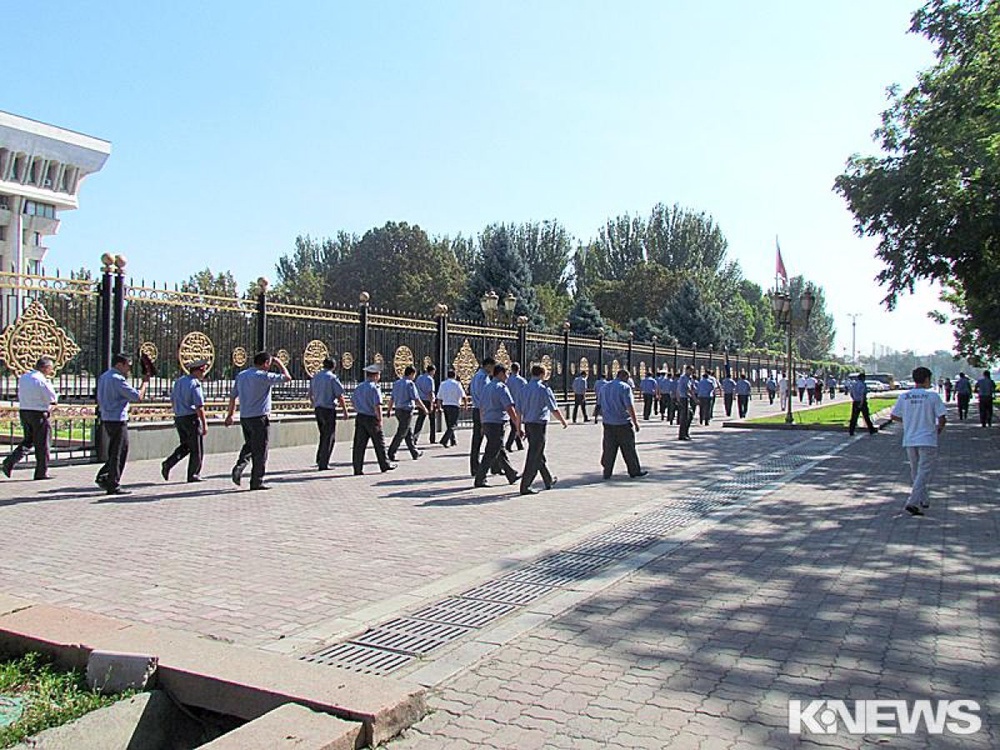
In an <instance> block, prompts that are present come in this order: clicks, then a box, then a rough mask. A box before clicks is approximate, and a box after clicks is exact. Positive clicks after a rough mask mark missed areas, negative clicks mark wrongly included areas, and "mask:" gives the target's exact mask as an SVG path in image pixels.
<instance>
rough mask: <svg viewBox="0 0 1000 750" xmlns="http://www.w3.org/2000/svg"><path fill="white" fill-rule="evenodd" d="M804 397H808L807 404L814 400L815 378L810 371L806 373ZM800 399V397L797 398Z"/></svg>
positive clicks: (811, 403) (810, 404)
mask: <svg viewBox="0 0 1000 750" xmlns="http://www.w3.org/2000/svg"><path fill="white" fill-rule="evenodd" d="M805 384H806V398H807V399H808V403H809V406H812V405H813V402H815V401H816V378H815V377H814V376H813V375H812V374H811V373H810V374H809V375H806V380H805ZM799 400H800V401H801V399H799Z"/></svg>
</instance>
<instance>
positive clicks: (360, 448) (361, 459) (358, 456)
mask: <svg viewBox="0 0 1000 750" xmlns="http://www.w3.org/2000/svg"><path fill="white" fill-rule="evenodd" d="M369 440H371V443H372V447H374V448H375V458H377V459H378V467H379V468H380V469H381V470H382V471H388V470H389V459H388V457H386V455H385V435H384V434H383V433H382V427H381V426H380V425H379V423H378V420H377V419H375V417H372V416H369V415H368V414H355V415H354V446H353V449H352V451H351V458H352V460H353V462H354V473H355V474H360V473H362V472H363V471H364V467H365V451H367V450H368V441H369Z"/></svg>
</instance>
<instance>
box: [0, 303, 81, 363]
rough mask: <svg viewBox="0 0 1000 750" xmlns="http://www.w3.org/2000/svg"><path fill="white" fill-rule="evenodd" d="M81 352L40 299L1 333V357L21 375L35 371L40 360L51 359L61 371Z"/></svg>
mask: <svg viewBox="0 0 1000 750" xmlns="http://www.w3.org/2000/svg"><path fill="white" fill-rule="evenodd" d="M79 353H80V347H78V346H77V345H76V342H75V341H73V339H72V337H71V336H70V335H69V334H68V333H67V332H66V331H65V330H63V329H62V328H60V327H59V324H58V323H56V321H55V320H54V319H53V318H52V317H51V316H50V315H49V314H48V312H47V311H46V310H45V306H44V305H43V304H42V303H41V302H39V301H38V300H35V301H34V302H32V303H31V304H30V305H28V308H27V309H26V310H25V311H24V312H23V313H21V316H20V317H19V318H18V319H17V320H15V321H14V322H13V323H11V324H10V325H9V326H7V327H6V328H5V329H4V330H3V333H0V358H3V360H4V362H6V363H7V366H8V367H9V368H10V369H11V370H13V371H14V372H15V373H17V374H18V375H23V374H24V373H26V372H28V371H29V370H31V369H33V368H34V366H35V363H36V362H37V361H38V359H39V357H51V358H52V362H53V363H54V364H55V368H56V371H59V370H60V369H62V368H63V367H64V366H65V365H66V363H67V362H69V361H70V360H71V359H73V357H75V356H76V355H77V354H79Z"/></svg>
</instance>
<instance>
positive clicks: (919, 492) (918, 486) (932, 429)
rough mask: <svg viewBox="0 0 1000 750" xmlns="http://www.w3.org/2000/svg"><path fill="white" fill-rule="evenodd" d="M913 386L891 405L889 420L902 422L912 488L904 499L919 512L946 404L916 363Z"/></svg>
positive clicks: (925, 503) (924, 501)
mask: <svg viewBox="0 0 1000 750" xmlns="http://www.w3.org/2000/svg"><path fill="white" fill-rule="evenodd" d="M913 382H914V383H916V387H915V388H912V389H911V390H908V391H904V392H903V395H901V396H900V397H899V400H898V401H896V405H895V406H893V407H892V421H893V422H901V423H902V424H903V448H904V449H905V450H906V457H907V459H909V462H910V478H911V480H912V482H913V489H911V490H910V496H909V497H908V498H907V500H906V512H907V513H909V514H910V515H913V516H922V515H923V514H924V512H923V510H921V509H922V508H926V507H928V505H929V503H928V500H927V493H928V488H929V485H930V482H931V479H932V478H933V476H934V468H935V466H936V465H937V457H938V435H940V434H941V431H942V430H943V429H944V423H945V416H944V415H945V406H944V402H943V401H942V400H941V397H940V396H939V395H938V394H937V393H935V392H934V391H932V390H931V371H930V370H928V369H927V368H926V367H918V368H917V369H915V370H914V371H913Z"/></svg>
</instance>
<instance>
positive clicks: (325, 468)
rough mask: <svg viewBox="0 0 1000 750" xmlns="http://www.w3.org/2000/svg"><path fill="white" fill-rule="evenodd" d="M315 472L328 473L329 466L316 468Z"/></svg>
mask: <svg viewBox="0 0 1000 750" xmlns="http://www.w3.org/2000/svg"><path fill="white" fill-rule="evenodd" d="M317 470H318V471H329V470H330V467H329V466H319V467H317Z"/></svg>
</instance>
